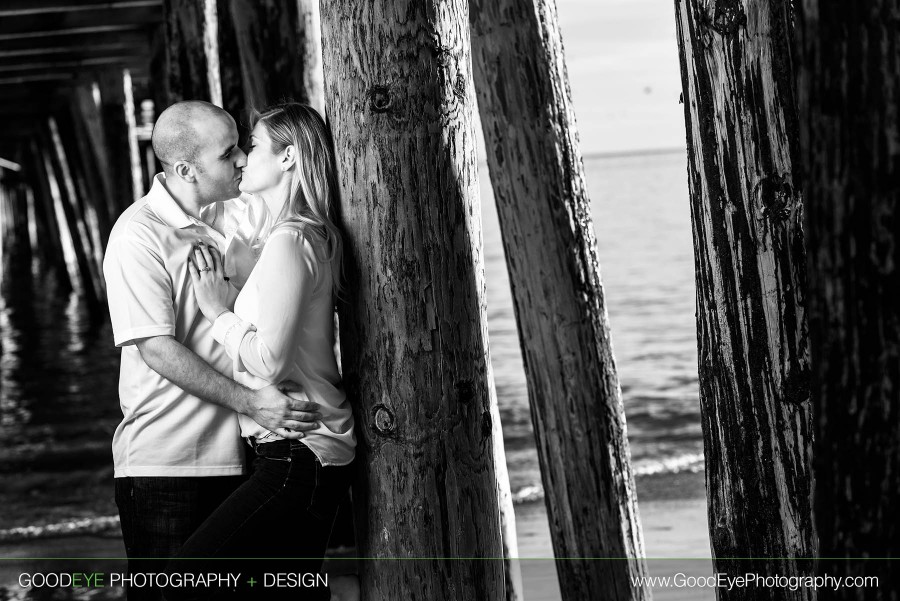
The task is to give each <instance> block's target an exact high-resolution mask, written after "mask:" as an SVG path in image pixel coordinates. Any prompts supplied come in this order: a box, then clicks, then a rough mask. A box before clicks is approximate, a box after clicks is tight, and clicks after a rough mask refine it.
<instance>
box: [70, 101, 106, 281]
mask: <svg viewBox="0 0 900 601" xmlns="http://www.w3.org/2000/svg"><path fill="white" fill-rule="evenodd" d="M71 114H72V121H73V123H74V124H75V140H76V143H77V144H78V154H79V156H80V159H81V166H82V169H83V170H84V172H85V177H86V178H87V181H88V182H89V188H90V195H91V198H90V201H91V202H90V203H89V204H90V206H91V207H92V208H93V212H94V214H95V215H96V221H97V235H98V236H99V238H100V240H101V242H102V244H101V250H102V249H103V248H105V246H106V240H107V238H109V232H110V230H111V229H112V224H113V223H114V222H115V218H116V217H117V216H118V215H117V213H116V212H115V209H114V208H113V207H115V205H116V201H115V195H114V193H113V175H112V172H111V169H110V167H109V164H110V163H109V153H108V151H107V147H106V136H105V135H104V132H103V119H102V116H101V114H100V107H99V106H98V104H97V102H96V101H95V100H94V91H93V87H92V86H90V85H80V86H77V87H76V88H75V89H74V90H72V105H71ZM101 264H102V260H101Z"/></svg>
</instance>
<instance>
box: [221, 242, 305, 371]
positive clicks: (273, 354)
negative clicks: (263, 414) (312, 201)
mask: <svg viewBox="0 0 900 601" xmlns="http://www.w3.org/2000/svg"><path fill="white" fill-rule="evenodd" d="M255 269H256V270H257V271H258V272H259V273H258V274H257V277H256V278H254V279H255V280H256V281H255V288H256V297H257V299H259V301H258V302H259V303H260V307H259V309H258V311H257V315H259V318H258V319H257V320H256V323H249V322H247V321H244V320H242V319H241V318H240V316H238V315H235V314H234V313H232V312H230V311H226V312H225V313H223V314H222V315H220V316H219V317H218V318H217V319H216V321H215V323H214V324H213V337H214V338H215V339H216V340H217V341H218V342H219V343H220V344H223V345H224V346H225V350H226V352H227V353H228V356H229V357H231V359H232V361H233V362H234V369H235V371H247V372H250V373H251V374H253V375H255V376H257V377H259V378H262V379H264V380H266V381H268V382H273V383H278V382H281V381H282V380H284V379H285V377H286V376H287V374H288V373H289V372H290V371H291V368H292V366H293V360H294V353H295V351H296V349H297V346H298V342H299V341H298V339H297V337H298V336H299V335H300V322H301V318H302V316H303V313H304V311H305V310H306V307H307V306H308V304H309V301H310V299H311V298H312V293H313V290H314V289H315V286H316V275H317V266H316V255H315V251H314V250H313V248H312V246H311V245H310V243H309V242H308V241H307V240H306V239H305V237H304V236H303V235H302V234H300V233H298V232H296V231H287V232H284V233H282V232H278V233H275V234H272V236H270V237H269V240H268V241H266V245H265V247H264V249H263V252H262V255H261V256H260V258H259V262H258V263H257V264H256V268H255Z"/></svg>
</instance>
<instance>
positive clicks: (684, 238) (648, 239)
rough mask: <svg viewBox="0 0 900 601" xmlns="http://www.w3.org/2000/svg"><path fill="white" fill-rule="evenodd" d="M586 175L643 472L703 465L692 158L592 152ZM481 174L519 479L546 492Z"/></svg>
mask: <svg viewBox="0 0 900 601" xmlns="http://www.w3.org/2000/svg"><path fill="white" fill-rule="evenodd" d="M585 174H586V179H587V184H588V191H589V195H590V198H591V209H592V214H593V218H594V228H595V231H596V234H597V243H598V247H599V248H598V256H599V259H600V263H601V277H602V280H603V287H604V291H605V298H606V303H607V310H608V312H609V319H610V324H611V329H612V342H613V351H614V354H615V358H616V366H617V370H618V373H619V380H620V384H621V388H622V397H623V404H624V406H625V415H626V420H627V426H628V439H629V442H630V448H631V454H632V463H633V467H634V472H635V475H636V476H637V477H638V478H639V479H640V478H647V477H650V476H665V475H672V474H678V473H683V472H687V473H696V472H699V471H701V470H702V468H703V455H702V452H703V439H702V434H701V431H700V406H699V391H698V379H697V341H696V326H695V317H694V315H695V302H694V262H693V261H694V259H693V245H692V239H691V222H690V209H689V204H688V190H687V172H686V155H685V153H684V152H671V153H660V154H638V155H626V156H618V157H594V158H591V157H588V158H586V159H585ZM481 176H482V181H481V188H482V201H483V209H482V214H483V227H484V244H485V254H486V258H485V270H486V279H487V295H488V326H489V330H490V342H491V358H492V361H493V366H494V378H495V382H496V386H497V392H498V401H499V403H500V411H501V420H502V421H503V428H504V439H505V442H506V453H507V463H508V464H509V471H510V483H511V486H512V489H513V495H514V497H515V498H516V499H517V500H520V501H524V500H537V499H539V498H541V497H542V493H541V487H540V471H539V467H538V462H537V457H536V451H535V448H534V442H533V435H532V428H531V417H530V414H529V409H528V394H527V387H526V381H525V374H524V371H523V367H522V356H521V351H520V347H519V340H518V333H517V331H516V323H515V316H514V314H513V311H512V298H511V293H510V288H509V280H508V277H507V272H506V265H505V262H504V261H505V259H504V257H503V248H502V243H501V234H500V227H499V224H498V221H497V213H496V208H495V206H494V203H493V194H492V193H491V190H490V184H489V180H488V173H487V169H486V168H484V169H483V170H482V174H481ZM696 480H697V479H694V481H696ZM644 488H645V489H648V490H653V488H652V487H644ZM700 494H702V493H700Z"/></svg>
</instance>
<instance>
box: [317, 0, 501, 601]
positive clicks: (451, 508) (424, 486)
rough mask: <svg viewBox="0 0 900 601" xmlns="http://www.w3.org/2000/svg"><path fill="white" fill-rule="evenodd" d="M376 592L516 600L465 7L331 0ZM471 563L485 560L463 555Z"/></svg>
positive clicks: (365, 574) (368, 578) (371, 579)
mask: <svg viewBox="0 0 900 601" xmlns="http://www.w3.org/2000/svg"><path fill="white" fill-rule="evenodd" d="M321 7H322V41H323V47H324V52H323V57H324V66H325V86H326V96H327V98H328V106H327V112H328V117H329V122H330V123H331V125H332V128H333V132H334V136H335V140H336V146H337V157H338V173H339V177H340V188H341V202H342V204H341V213H342V215H343V225H344V230H345V232H346V235H347V239H346V240H347V251H346V252H347V255H348V256H347V263H348V269H349V273H348V274H347V279H346V281H347V282H349V283H350V286H349V287H348V290H347V291H346V298H347V303H346V305H345V306H343V307H342V309H341V310H342V313H341V319H340V323H341V351H342V361H343V368H344V375H345V381H346V385H347V390H348V393H349V394H350V396H351V398H352V399H353V403H354V409H355V416H356V420H357V421H356V424H357V426H356V427H357V436H358V437H359V441H360V446H359V463H360V469H361V474H360V480H359V481H358V483H357V486H356V487H355V488H354V501H355V502H356V504H357V509H358V512H357V514H358V517H359V520H358V524H359V528H360V532H359V540H358V544H359V554H360V555H361V556H365V557H396V558H431V559H428V560H425V561H399V562H392V563H391V567H390V569H383V568H381V567H379V566H377V565H375V564H373V563H372V562H363V563H362V565H361V569H362V574H361V590H362V591H363V594H364V595H365V597H364V598H365V599H366V600H367V601H375V600H377V601H388V600H391V601H392V600H394V599H396V598H397V596H398V595H402V594H403V592H405V591H415V595H416V596H417V597H421V598H422V599H432V600H435V601H442V600H446V601H451V600H452V601H482V600H485V599H491V600H502V599H505V579H504V570H503V564H502V563H501V562H497V561H484V560H483V559H478V558H488V557H499V556H501V554H502V542H501V533H500V515H499V505H498V495H497V482H496V474H495V469H494V465H493V463H494V454H493V428H494V424H493V422H494V415H496V408H495V405H496V395H495V393H494V387H493V385H492V375H491V367H490V356H489V351H488V333H487V316H486V311H485V309H486V308H485V282H484V263H483V261H484V255H483V249H482V235H481V211H480V206H479V204H480V203H479V199H478V165H477V159H476V156H475V130H474V110H475V96H474V90H473V84H472V73H471V68H472V67H471V58H470V41H469V27H468V2H467V0H451V1H449V2H446V1H442V2H435V1H433V0H429V1H426V2H409V1H405V0H403V1H400V2H398V1H397V0H376V1H375V2H372V1H371V0H325V1H323V2H322V3H321ZM464 558H472V559H469V560H467V559H464Z"/></svg>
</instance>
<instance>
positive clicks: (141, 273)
mask: <svg viewBox="0 0 900 601" xmlns="http://www.w3.org/2000/svg"><path fill="white" fill-rule="evenodd" d="M164 177H165V176H163V175H162V174H160V175H157V176H156V177H155V178H154V181H153V186H152V188H151V189H150V192H149V193H148V194H147V195H146V196H145V197H143V198H142V199H141V200H139V201H138V202H136V203H134V204H133V205H132V206H130V207H129V208H128V209H127V210H126V211H125V212H124V213H123V214H122V215H121V216H120V217H119V219H118V221H116V225H115V227H114V228H113V230H112V233H111V234H110V238H109V244H108V246H107V249H106V257H105V259H104V261H103V273H104V276H105V277H106V286H107V295H108V298H109V312H110V316H111V318H112V327H113V336H114V338H115V343H116V346H120V347H122V365H121V370H120V374H119V399H120V403H121V407H122V413H123V415H124V419H123V420H122V423H120V424H119V426H118V428H116V433H115V435H114V437H113V459H114V462H115V477H117V478H122V477H129V476H176V477H177V476H228V475H239V474H241V473H243V471H244V467H243V459H242V458H243V450H242V446H241V444H242V443H241V434H240V428H239V426H238V418H237V414H236V413H234V412H233V411H231V410H230V409H226V408H223V407H220V406H218V405H215V404H213V403H209V402H205V401H201V400H200V399H198V398H197V397H194V396H192V395H190V394H188V393H187V392H185V391H184V390H182V389H181V388H179V387H177V386H175V385H174V384H172V383H171V382H169V381H168V380H166V379H165V378H163V377H162V376H160V375H159V374H157V373H156V372H155V371H153V370H152V369H150V367H148V366H147V364H146V363H144V360H143V359H142V358H141V355H140V352H139V351H138V349H137V347H136V346H135V345H134V341H135V340H136V339H140V338H147V337H151V336H160V335H170V336H174V337H175V340H177V341H178V342H180V343H181V344H183V345H184V346H185V347H187V348H188V349H190V350H192V351H193V352H194V353H196V354H197V355H199V356H200V358H201V359H203V360H204V361H206V362H207V363H209V364H210V365H211V366H212V367H213V368H214V369H216V370H218V371H219V372H221V373H223V374H226V375H228V376H229V377H230V376H231V360H230V359H229V358H228V356H227V354H226V353H225V349H224V347H223V346H221V345H220V344H219V343H217V342H216V341H215V340H214V339H213V337H212V332H211V329H212V326H211V325H210V324H209V322H207V320H206V319H205V318H204V317H203V314H202V313H201V312H200V309H199V307H198V306H197V300H196V297H195V295H194V290H193V286H192V285H191V279H190V275H189V273H188V269H187V259H188V255H189V253H190V252H191V248H192V245H193V244H195V243H196V242H197V241H199V240H202V241H203V242H204V243H205V244H209V245H214V246H216V247H217V248H218V249H219V250H220V251H221V252H222V254H223V255H225V256H226V274H228V275H229V276H232V275H233V276H236V279H238V280H240V281H245V280H246V278H247V276H248V275H249V273H246V271H247V270H249V269H250V268H252V264H249V263H252V262H250V261H247V260H240V259H239V260H237V261H235V256H234V255H236V254H243V255H246V254H247V253H246V247H243V249H240V248H238V250H239V251H240V250H243V253H241V252H238V253H235V252H234V250H235V248H234V247H240V246H241V245H240V244H238V240H236V239H235V230H238V229H239V226H240V229H241V230H243V231H247V230H252V227H251V228H248V227H246V224H244V225H241V224H240V219H241V218H244V219H245V220H246V219H247V218H249V217H247V215H248V214H250V213H253V212H254V211H253V210H250V209H249V205H248V204H247V203H246V202H245V201H241V200H239V199H235V200H231V201H227V202H225V203H215V204H214V205H211V206H210V207H207V209H206V210H205V211H215V212H216V213H215V218H216V219H215V221H214V223H216V224H217V225H218V224H220V223H221V224H223V226H220V229H223V230H224V231H225V235H222V234H220V233H219V232H217V231H216V230H215V229H213V228H212V227H210V226H209V225H207V224H206V223H204V222H203V221H200V220H198V219H195V218H193V217H191V216H189V215H187V214H186V213H185V212H184V211H183V210H182V209H181V207H179V206H178V204H177V203H176V202H175V200H174V199H173V198H172V196H171V195H170V194H169V193H168V191H167V190H166V188H165V186H164V185H163V183H162V182H163V181H164ZM254 208H256V207H254ZM202 217H204V218H205V219H207V220H209V221H212V219H211V218H212V217H213V216H212V215H211V214H208V213H206V212H204V214H203V215H202ZM238 234H240V232H238ZM239 237H240V235H238V238H239ZM232 242H235V244H234V245H232ZM230 247H231V248H230ZM226 252H227V253H228V254H226ZM245 258H246V257H245ZM236 264H238V265H243V267H240V268H237V267H235V265H236ZM235 269H238V271H239V272H241V273H234V270H235ZM229 270H231V271H229ZM234 296H237V292H236V291H235V293H234ZM233 302H234V298H231V299H229V305H230V304H231V303H233Z"/></svg>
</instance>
